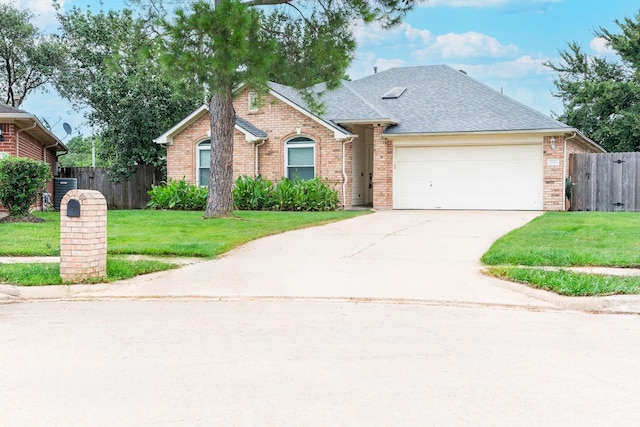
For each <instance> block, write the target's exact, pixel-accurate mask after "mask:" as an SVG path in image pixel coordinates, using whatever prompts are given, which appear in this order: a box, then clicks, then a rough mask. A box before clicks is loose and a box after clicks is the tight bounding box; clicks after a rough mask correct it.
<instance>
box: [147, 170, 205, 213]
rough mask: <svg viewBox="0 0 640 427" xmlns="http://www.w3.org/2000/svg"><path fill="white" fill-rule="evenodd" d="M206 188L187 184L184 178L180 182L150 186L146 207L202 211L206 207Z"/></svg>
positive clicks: (172, 181)
mask: <svg viewBox="0 0 640 427" xmlns="http://www.w3.org/2000/svg"><path fill="white" fill-rule="evenodd" d="M207 193H208V190H207V187H201V186H199V185H194V184H188V183H187V182H186V181H185V180H184V178H183V179H181V180H180V181H174V180H171V179H170V180H169V181H168V182H166V183H163V184H161V185H153V186H151V190H150V191H149V193H148V194H149V196H151V200H150V201H149V203H147V207H148V208H151V209H173V210H182V211H202V210H204V209H205V207H206V206H207Z"/></svg>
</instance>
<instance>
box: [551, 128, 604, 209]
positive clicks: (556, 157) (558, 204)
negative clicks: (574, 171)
mask: <svg viewBox="0 0 640 427" xmlns="http://www.w3.org/2000/svg"><path fill="white" fill-rule="evenodd" d="M555 138H556V147H555V148H552V147H551V137H550V136H546V137H544V142H543V153H544V157H543V162H544V165H543V177H544V178H543V180H544V181H543V182H544V184H543V209H544V210H545V211H562V210H565V209H566V208H567V200H566V196H565V190H564V184H565V182H564V181H565V178H566V177H567V176H568V174H569V155H570V154H574V153H592V152H594V150H593V149H592V148H589V147H588V146H586V145H584V144H583V143H581V142H580V141H579V140H578V139H577V138H571V137H568V138H567V140H566V152H565V137H563V136H556V137H555Z"/></svg>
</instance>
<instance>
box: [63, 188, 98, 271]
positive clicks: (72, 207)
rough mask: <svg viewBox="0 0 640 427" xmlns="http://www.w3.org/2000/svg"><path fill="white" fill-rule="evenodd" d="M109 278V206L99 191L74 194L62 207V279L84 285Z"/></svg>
mask: <svg viewBox="0 0 640 427" xmlns="http://www.w3.org/2000/svg"><path fill="white" fill-rule="evenodd" d="M106 275H107V202H106V200H105V198H104V196H103V195H102V193H100V192H99V191H94V190H70V191H69V192H67V194H65V196H64V197H63V198H62V201H61V203H60V276H61V277H62V280H64V281H66V282H80V281H82V280H85V279H88V278H100V277H105V276H106Z"/></svg>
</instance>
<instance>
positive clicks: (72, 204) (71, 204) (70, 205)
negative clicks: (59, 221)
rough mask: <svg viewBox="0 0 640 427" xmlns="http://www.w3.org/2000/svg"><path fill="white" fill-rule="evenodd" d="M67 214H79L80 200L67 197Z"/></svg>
mask: <svg viewBox="0 0 640 427" xmlns="http://www.w3.org/2000/svg"><path fill="white" fill-rule="evenodd" d="M67 216H69V217H79V216H80V200H78V199H69V201H68V202H67Z"/></svg>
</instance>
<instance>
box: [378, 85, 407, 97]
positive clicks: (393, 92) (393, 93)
mask: <svg viewBox="0 0 640 427" xmlns="http://www.w3.org/2000/svg"><path fill="white" fill-rule="evenodd" d="M405 90H407V88H406V87H402V86H396V87H392V88H391V89H389V90H388V91H387V93H385V94H384V95H382V99H396V98H400V95H402V94H403V93H404V91H405Z"/></svg>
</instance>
